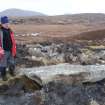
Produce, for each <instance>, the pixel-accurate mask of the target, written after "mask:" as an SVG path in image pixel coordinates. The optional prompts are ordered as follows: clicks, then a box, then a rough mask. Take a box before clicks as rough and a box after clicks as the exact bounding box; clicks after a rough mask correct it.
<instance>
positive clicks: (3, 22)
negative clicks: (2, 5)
mask: <svg viewBox="0 0 105 105" xmlns="http://www.w3.org/2000/svg"><path fill="white" fill-rule="evenodd" d="M5 23H9V19H8V17H7V16H3V17H1V24H5Z"/></svg>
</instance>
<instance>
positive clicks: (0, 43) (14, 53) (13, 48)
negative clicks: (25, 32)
mask: <svg viewBox="0 0 105 105" xmlns="http://www.w3.org/2000/svg"><path fill="white" fill-rule="evenodd" d="M11 40H12V44H13V45H12V49H11V52H12V56H13V57H15V56H16V42H15V38H14V33H13V32H11ZM2 42H3V33H2V31H1V32H0V47H2V46H3V45H2Z"/></svg>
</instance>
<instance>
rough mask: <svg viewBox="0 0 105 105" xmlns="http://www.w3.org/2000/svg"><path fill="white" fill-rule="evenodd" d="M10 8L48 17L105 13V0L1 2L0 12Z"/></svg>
mask: <svg viewBox="0 0 105 105" xmlns="http://www.w3.org/2000/svg"><path fill="white" fill-rule="evenodd" d="M9 8H17V9H24V10H32V11H37V12H41V13H44V14H47V15H62V14H77V13H105V0H0V11H3V10H5V9H9Z"/></svg>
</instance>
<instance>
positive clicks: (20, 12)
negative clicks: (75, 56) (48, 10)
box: [0, 8, 44, 17]
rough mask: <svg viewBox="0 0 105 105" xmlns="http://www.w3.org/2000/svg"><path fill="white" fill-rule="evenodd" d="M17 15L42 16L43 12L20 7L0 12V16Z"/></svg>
mask: <svg viewBox="0 0 105 105" xmlns="http://www.w3.org/2000/svg"><path fill="white" fill-rule="evenodd" d="M5 15H6V16H12V17H13V16H17V17H24V16H43V15H44V14H43V13H40V12H35V11H28V10H21V9H14V8H13V9H7V10H4V11H2V12H0V16H5Z"/></svg>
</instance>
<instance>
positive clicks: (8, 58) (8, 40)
mask: <svg viewBox="0 0 105 105" xmlns="http://www.w3.org/2000/svg"><path fill="white" fill-rule="evenodd" d="M15 56H16V43H15V39H14V34H13V32H12V30H11V29H10V28H9V20H8V17H7V16H4V17H1V28H0V72H1V77H2V79H3V80H7V76H6V68H7V67H8V68H9V73H10V75H11V76H14V75H15V74H14V70H15V61H14V57H15Z"/></svg>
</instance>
